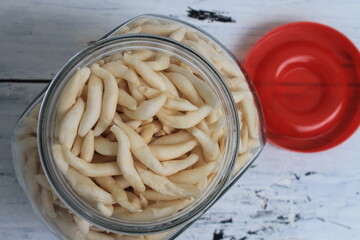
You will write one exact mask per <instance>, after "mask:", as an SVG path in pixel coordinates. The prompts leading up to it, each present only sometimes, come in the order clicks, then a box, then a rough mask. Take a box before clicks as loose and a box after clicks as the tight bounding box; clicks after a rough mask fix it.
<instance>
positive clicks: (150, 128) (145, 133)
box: [140, 123, 160, 144]
mask: <svg viewBox="0 0 360 240" xmlns="http://www.w3.org/2000/svg"><path fill="white" fill-rule="evenodd" d="M156 128H157V127H156V125H155V124H151V123H150V124H148V125H145V126H144V127H143V129H142V130H141V133H140V136H141V137H142V138H143V139H144V142H145V143H146V144H149V142H150V141H151V139H152V137H153V135H154V133H156V132H157V131H159V130H160V129H156Z"/></svg>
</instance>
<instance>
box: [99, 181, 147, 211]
mask: <svg viewBox="0 0 360 240" xmlns="http://www.w3.org/2000/svg"><path fill="white" fill-rule="evenodd" d="M95 181H96V182H97V183H98V184H99V185H100V186H101V187H102V188H104V189H105V190H106V191H109V192H110V193H111V194H112V195H113V196H114V198H115V200H116V202H117V203H119V204H120V206H121V207H123V208H125V209H127V210H128V211H130V212H141V209H139V208H137V207H136V206H134V205H133V204H132V203H130V202H129V200H128V197H127V195H126V192H125V191H124V190H123V189H122V188H121V187H120V186H119V185H118V184H116V181H115V180H114V179H113V178H112V177H96V178H95Z"/></svg>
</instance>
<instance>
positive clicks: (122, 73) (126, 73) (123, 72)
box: [103, 61, 140, 85]
mask: <svg viewBox="0 0 360 240" xmlns="http://www.w3.org/2000/svg"><path fill="white" fill-rule="evenodd" d="M103 68H104V69H105V70H107V71H109V72H110V73H111V74H112V75H114V77H116V78H123V79H125V80H126V81H128V82H131V83H134V84H137V85H139V84H140V82H139V78H138V77H137V75H136V73H134V72H133V71H131V70H130V69H129V68H128V67H126V66H125V65H124V64H123V63H122V62H120V61H114V62H109V63H106V64H105V65H104V66H103Z"/></svg>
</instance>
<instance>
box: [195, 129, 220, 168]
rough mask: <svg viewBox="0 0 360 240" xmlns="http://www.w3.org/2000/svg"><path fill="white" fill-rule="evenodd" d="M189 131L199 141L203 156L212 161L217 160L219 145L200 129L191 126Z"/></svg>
mask: <svg viewBox="0 0 360 240" xmlns="http://www.w3.org/2000/svg"><path fill="white" fill-rule="evenodd" d="M190 133H191V134H192V135H193V136H194V137H195V138H196V140H198V142H199V143H200V145H201V147H202V149H203V154H204V156H205V158H206V159H207V160H208V161H210V162H212V161H218V160H219V158H220V149H219V145H218V144H217V143H216V142H214V141H213V140H212V139H211V137H210V136H209V135H207V134H206V133H204V132H203V131H201V130H200V129H197V128H193V129H191V130H190Z"/></svg>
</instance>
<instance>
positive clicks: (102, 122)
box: [91, 64, 119, 136]
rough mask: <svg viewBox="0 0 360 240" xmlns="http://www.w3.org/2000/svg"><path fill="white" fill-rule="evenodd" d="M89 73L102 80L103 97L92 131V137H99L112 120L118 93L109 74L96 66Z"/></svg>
mask: <svg viewBox="0 0 360 240" xmlns="http://www.w3.org/2000/svg"><path fill="white" fill-rule="evenodd" d="M91 71H92V72H93V73H94V74H95V75H97V76H98V77H100V78H102V79H103V80H104V95H103V101H102V107H101V114H100V119H99V121H98V122H97V124H96V127H95V129H94V135H95V136H99V135H100V134H101V133H102V132H104V131H105V129H106V128H107V127H108V126H109V125H110V124H111V122H112V120H113V118H114V115H115V112H116V105H117V101H118V94H119V92H118V85H117V82H116V80H115V78H114V76H113V75H112V74H111V73H109V72H108V71H106V70H105V69H103V68H101V67H99V65H98V64H93V65H92V66H91Z"/></svg>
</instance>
